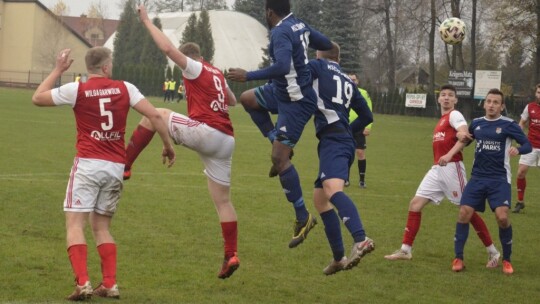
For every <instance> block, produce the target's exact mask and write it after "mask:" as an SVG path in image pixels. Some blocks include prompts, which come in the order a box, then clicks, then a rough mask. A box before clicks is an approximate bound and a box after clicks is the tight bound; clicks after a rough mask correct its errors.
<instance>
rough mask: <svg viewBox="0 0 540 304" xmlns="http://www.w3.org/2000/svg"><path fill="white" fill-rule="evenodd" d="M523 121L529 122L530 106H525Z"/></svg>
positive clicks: (522, 115)
mask: <svg viewBox="0 0 540 304" xmlns="http://www.w3.org/2000/svg"><path fill="white" fill-rule="evenodd" d="M521 120H529V105H528V104H527V105H526V106H525V109H523V113H521Z"/></svg>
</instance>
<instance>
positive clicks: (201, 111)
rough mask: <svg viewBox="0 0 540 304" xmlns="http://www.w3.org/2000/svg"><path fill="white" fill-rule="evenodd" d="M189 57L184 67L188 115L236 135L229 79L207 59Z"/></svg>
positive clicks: (226, 132)
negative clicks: (231, 118)
mask: <svg viewBox="0 0 540 304" xmlns="http://www.w3.org/2000/svg"><path fill="white" fill-rule="evenodd" d="M198 64H200V62H198V61H195V60H193V59H191V58H188V66H187V67H186V70H185V71H183V74H184V84H185V89H186V99H187V110H188V116H189V118H191V119H193V120H197V121H200V122H203V123H205V124H207V125H209V126H210V127H212V128H214V129H216V130H219V131H221V132H223V133H225V134H228V135H231V136H234V134H233V126H232V123H231V120H230V118H229V97H228V95H227V87H228V85H227V82H226V81H225V77H224V76H223V73H221V71H220V70H219V69H217V68H215V67H213V66H212V65H210V64H209V63H207V62H202V69H200V73H197V72H199V69H198V68H200V66H198Z"/></svg>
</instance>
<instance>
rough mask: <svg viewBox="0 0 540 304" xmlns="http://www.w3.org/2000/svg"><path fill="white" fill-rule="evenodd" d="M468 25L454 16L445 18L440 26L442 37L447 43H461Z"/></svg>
mask: <svg viewBox="0 0 540 304" xmlns="http://www.w3.org/2000/svg"><path fill="white" fill-rule="evenodd" d="M466 30H467V26H466V25H465V22H463V21H462V20H461V19H459V18H456V17H452V18H448V19H446V20H444V21H443V22H442V23H441V25H440V26H439V34H441V39H442V40H443V41H444V43H447V44H452V45H454V44H460V43H461V42H462V41H463V39H465V32H466Z"/></svg>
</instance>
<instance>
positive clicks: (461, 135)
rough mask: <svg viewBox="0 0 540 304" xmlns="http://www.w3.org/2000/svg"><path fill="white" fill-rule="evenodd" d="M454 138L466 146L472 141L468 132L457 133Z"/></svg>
mask: <svg viewBox="0 0 540 304" xmlns="http://www.w3.org/2000/svg"><path fill="white" fill-rule="evenodd" d="M456 137H457V139H458V140H459V141H460V142H462V143H466V144H468V143H470V142H471V141H472V140H473V137H472V135H471V134H469V132H463V131H459V132H457V134H456Z"/></svg>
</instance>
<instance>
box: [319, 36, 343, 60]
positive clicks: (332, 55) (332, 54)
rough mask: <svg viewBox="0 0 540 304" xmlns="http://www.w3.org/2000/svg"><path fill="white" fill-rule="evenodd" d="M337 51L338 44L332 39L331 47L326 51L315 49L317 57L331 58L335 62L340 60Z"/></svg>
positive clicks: (338, 49)
mask: <svg viewBox="0 0 540 304" xmlns="http://www.w3.org/2000/svg"><path fill="white" fill-rule="evenodd" d="M339 51H340V48H339V44H337V43H335V42H333V41H332V48H331V49H329V50H328V51H317V59H319V58H324V59H328V60H332V61H335V62H339V60H340V57H339Z"/></svg>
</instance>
